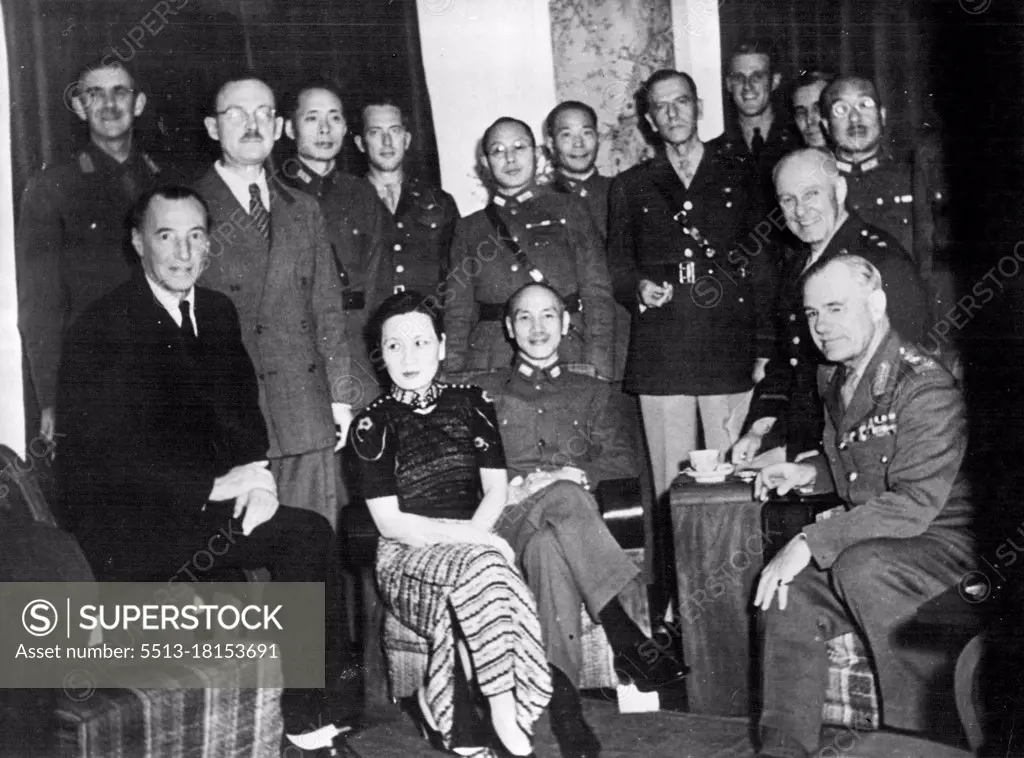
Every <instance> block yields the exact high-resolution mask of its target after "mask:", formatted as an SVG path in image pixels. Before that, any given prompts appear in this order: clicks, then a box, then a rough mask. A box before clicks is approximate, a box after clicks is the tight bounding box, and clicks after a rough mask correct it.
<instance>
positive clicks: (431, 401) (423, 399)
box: [391, 382, 445, 410]
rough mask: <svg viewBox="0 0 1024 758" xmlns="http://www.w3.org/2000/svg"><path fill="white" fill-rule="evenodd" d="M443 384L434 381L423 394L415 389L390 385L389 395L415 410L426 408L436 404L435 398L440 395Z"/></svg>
mask: <svg viewBox="0 0 1024 758" xmlns="http://www.w3.org/2000/svg"><path fill="white" fill-rule="evenodd" d="M444 387H445V385H443V384H441V383H440V382H434V383H432V384H431V385H430V386H429V387H427V389H426V391H424V392H423V394H420V393H419V392H416V391H415V390H403V389H401V388H400V387H395V386H394V385H392V387H391V397H392V398H394V399H395V400H397V401H398V402H400V403H401V404H402V405H408V406H409V407H410V408H414V409H417V410H426V409H427V408H430V407H432V406H434V405H437V399H438V398H439V397H441V392H442V391H443V390H444Z"/></svg>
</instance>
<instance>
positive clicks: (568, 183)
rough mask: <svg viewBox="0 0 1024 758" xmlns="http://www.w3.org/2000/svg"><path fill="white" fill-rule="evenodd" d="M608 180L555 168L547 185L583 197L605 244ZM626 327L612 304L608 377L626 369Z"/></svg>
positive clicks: (619, 378) (622, 314)
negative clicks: (580, 176) (579, 176)
mask: <svg viewBox="0 0 1024 758" xmlns="http://www.w3.org/2000/svg"><path fill="white" fill-rule="evenodd" d="M611 186H612V180H611V178H610V177H607V176H601V175H600V174H599V173H597V171H595V172H594V173H593V174H591V175H590V176H588V177H587V178H586V179H583V180H580V179H572V178H570V177H568V176H565V175H564V174H562V173H560V172H557V171H556V172H555V176H554V179H552V181H551V189H553V190H554V191H555V192H564V193H566V194H569V195H575V196H576V197H578V198H580V199H581V200H583V202H584V203H586V205H587V209H588V210H589V211H590V217H591V218H592V219H593V220H594V223H595V224H596V225H597V229H598V231H599V232H600V233H601V241H602V242H604V243H605V245H606V246H607V243H608V191H609V190H610V189H611ZM607 262H608V264H609V265H608V269H609V271H610V270H611V262H610V261H607ZM629 327H630V316H629V311H627V310H626V309H625V308H624V307H623V306H622V304H621V303H616V304H615V325H614V347H613V350H614V355H613V361H612V362H613V365H614V367H615V368H614V371H613V373H612V379H614V380H615V381H616V382H621V381H622V377H623V375H624V374H625V373H626V355H627V353H628V351H629Z"/></svg>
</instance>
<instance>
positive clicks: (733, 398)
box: [697, 390, 753, 461]
mask: <svg viewBox="0 0 1024 758" xmlns="http://www.w3.org/2000/svg"><path fill="white" fill-rule="evenodd" d="M752 395H753V390H748V391H746V392H737V393H734V394H731V395H701V396H699V397H698V398H697V405H698V406H699V407H700V419H701V426H702V428H703V430H704V444H705V446H706V447H707V448H708V449H709V450H718V451H719V454H720V455H719V457H720V459H721V460H723V461H724V460H726V452H727V451H728V450H729V449H730V448H731V447H732V446H733V445H735V444H736V441H737V440H738V439H739V438H740V432H741V430H742V429H743V421H744V419H745V418H746V417H747V411H748V410H750V398H751V396H752Z"/></svg>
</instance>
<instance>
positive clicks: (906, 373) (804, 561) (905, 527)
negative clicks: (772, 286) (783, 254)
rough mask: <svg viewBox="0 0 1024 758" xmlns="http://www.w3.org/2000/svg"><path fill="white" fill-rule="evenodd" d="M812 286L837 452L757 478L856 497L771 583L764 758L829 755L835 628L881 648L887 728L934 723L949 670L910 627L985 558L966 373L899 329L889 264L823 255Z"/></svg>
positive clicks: (788, 554)
mask: <svg viewBox="0 0 1024 758" xmlns="http://www.w3.org/2000/svg"><path fill="white" fill-rule="evenodd" d="M803 295H804V307H805V309H806V312H807V319H808V322H809V326H810V331H811V334H812V335H813V338H814V343H815V345H816V346H817V347H818V349H819V350H821V352H822V353H823V355H824V356H825V358H826V359H827V360H828V361H829V365H823V366H822V367H821V368H819V370H818V388H819V391H820V393H821V395H822V397H823V398H824V400H825V407H826V414H825V434H824V438H823V443H824V454H823V455H818V456H816V457H814V458H811V459H810V460H809V461H807V462H805V463H777V464H773V465H770V466H767V467H765V468H764V469H762V470H761V472H760V474H759V475H758V478H757V480H756V481H755V485H754V486H755V491H756V492H757V494H759V495H760V496H761V497H766V496H767V494H768V491H769V490H771V489H774V490H776V491H777V493H778V494H779V495H784V494H786V493H787V492H789V491H790V490H792V489H794V488H797V487H803V488H806V489H809V490H811V491H821V492H824V491H828V490H832V489H834V490H835V491H836V493H837V494H838V495H839V496H840V498H841V499H842V500H843V507H842V508H840V509H839V510H838V511H837V512H835V513H833V514H832V515H831V517H830V518H827V519H823V520H820V521H818V522H817V523H814V524H810V525H808V526H805V527H804V529H803V531H802V532H801V533H800V534H799V535H797V536H796V537H794V538H793V539H792V540H790V541H789V542H788V543H786V545H785V546H784V547H783V548H782V550H781V551H780V552H779V553H778V554H777V555H776V557H775V558H774V559H772V561H771V562H770V563H769V564H768V565H767V566H765V568H764V570H763V571H762V573H761V578H760V580H759V582H758V587H757V593H756V596H755V600H754V602H755V605H757V606H760V608H761V610H762V611H763V612H764V615H763V629H764V653H763V655H762V661H763V666H764V670H763V676H762V682H763V701H762V702H763V703H764V709H763V711H762V715H761V736H762V745H761V752H760V753H759V756H762V757H763V758H783V757H784V758H801V757H802V756H810V755H812V754H814V755H816V754H817V750H818V748H819V740H820V731H821V711H822V704H823V702H824V699H825V687H826V684H827V679H828V665H829V664H828V658H827V655H826V652H825V640H828V639H831V638H833V637H835V636H836V635H839V634H844V633H846V632H849V631H854V630H856V631H857V632H858V633H860V634H861V635H862V636H863V637H864V639H865V640H866V642H867V646H868V649H869V650H870V651H871V655H872V658H873V662H874V670H875V671H876V672H877V673H878V681H879V687H880V700H881V702H882V705H883V723H884V724H885V726H887V727H891V728H895V729H901V730H908V731H922V730H924V729H925V728H926V727H927V725H928V716H929V705H930V704H931V700H932V698H933V697H934V693H932V692H931V690H932V687H930V686H929V684H931V683H932V682H934V681H935V677H937V676H938V675H939V672H938V671H936V670H934V669H935V664H934V662H932V663H930V664H929V663H925V662H922V661H921V660H920V659H919V658H917V659H910V658H908V657H905V655H904V654H903V652H902V648H903V647H904V645H903V644H902V643H901V642H900V640H899V637H900V630H901V628H903V627H905V625H906V623H907V622H908V621H909V620H910V619H911V618H912V617H913V616H914V614H915V613H916V612H917V610H918V609H919V608H920V606H921V605H922V604H924V603H926V602H927V601H929V600H931V599H932V598H935V597H937V596H938V595H941V594H942V593H944V592H946V591H947V590H948V589H950V588H951V587H952V586H954V585H955V584H957V582H958V580H959V579H960V578H961V577H962V576H963V575H964V574H965V573H966V572H968V571H971V570H972V569H973V568H974V566H975V565H976V562H977V558H976V557H975V555H976V550H977V545H976V540H975V538H974V537H973V536H972V529H971V527H972V522H973V521H974V516H975V509H974V507H973V505H972V503H971V497H970V488H969V485H968V482H967V478H966V476H965V473H964V471H963V470H962V464H963V461H964V455H965V451H966V449H967V416H966V412H965V406H964V400H963V397H962V394H961V392H960V390H959V388H958V386H957V383H956V381H955V380H954V378H953V376H952V375H951V374H950V373H949V372H948V371H946V370H945V368H943V367H942V366H941V365H940V364H939V363H937V362H936V361H933V360H932V359H930V358H928V357H926V356H924V355H922V354H921V353H920V352H919V351H918V350H917V349H916V348H915V347H913V346H912V345H911V344H910V343H909V342H907V341H905V340H904V339H903V338H902V337H900V335H899V334H898V333H897V332H895V331H894V330H893V329H891V327H890V323H889V317H888V315H887V313H886V305H887V302H886V301H887V298H886V294H885V291H884V289H883V288H882V277H881V274H880V273H879V271H878V269H877V268H875V267H874V266H873V265H871V263H869V262H868V261H867V260H866V259H864V258H861V257H860V256H856V255H841V256H838V257H836V258H833V259H829V260H824V259H823V260H819V261H818V263H816V264H814V266H812V267H811V269H809V270H808V272H807V274H806V276H805V278H804V287H803ZM776 600H777V602H773V601H776ZM950 663H951V662H950Z"/></svg>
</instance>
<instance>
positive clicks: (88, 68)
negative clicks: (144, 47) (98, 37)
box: [71, 50, 143, 95]
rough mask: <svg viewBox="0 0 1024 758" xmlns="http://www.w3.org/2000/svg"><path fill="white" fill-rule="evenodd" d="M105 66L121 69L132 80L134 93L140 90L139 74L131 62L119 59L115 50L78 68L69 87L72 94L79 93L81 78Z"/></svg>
mask: <svg viewBox="0 0 1024 758" xmlns="http://www.w3.org/2000/svg"><path fill="white" fill-rule="evenodd" d="M129 60H131V59H129ZM105 68H119V69H121V70H122V71H124V72H125V73H126V74H128V77H129V78H130V79H131V80H132V89H134V90H135V94H136V95H137V94H139V93H140V92H142V90H143V87H142V80H141V79H139V75H138V73H136V71H135V68H134V66H132V65H131V63H129V62H127V61H123V60H121V58H120V57H119V56H118V55H117V51H116V50H115V51H114V55H113V56H112V55H111V54H110V53H107V54H106V55H104V56H103V57H102V58H93V59H92V60H91V61H89V62H88V63H86V64H85V65H84V66H82V67H81V68H80V69H78V71H77V72H76V73H75V79H74V81H72V82H71V87H72V91H73V92H74V94H76V95H77V94H79V92H78V89H79V88H80V87H81V86H82V80H83V79H85V77H86V75H88V74H90V73H92V72H93V71H101V70H102V69H105Z"/></svg>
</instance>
